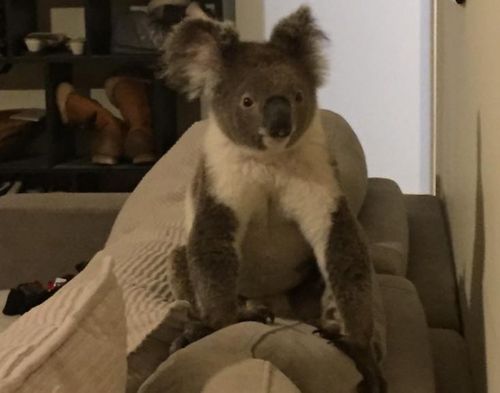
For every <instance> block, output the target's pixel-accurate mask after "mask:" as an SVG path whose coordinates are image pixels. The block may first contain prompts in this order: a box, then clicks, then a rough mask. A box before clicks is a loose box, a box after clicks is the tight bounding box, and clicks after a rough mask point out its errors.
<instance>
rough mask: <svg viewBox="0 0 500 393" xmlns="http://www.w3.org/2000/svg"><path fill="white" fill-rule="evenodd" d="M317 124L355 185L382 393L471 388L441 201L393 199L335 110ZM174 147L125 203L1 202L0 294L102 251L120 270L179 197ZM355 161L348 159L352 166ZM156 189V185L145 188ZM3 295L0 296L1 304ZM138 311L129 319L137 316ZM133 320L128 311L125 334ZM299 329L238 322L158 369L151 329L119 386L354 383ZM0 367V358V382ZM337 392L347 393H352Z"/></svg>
mask: <svg viewBox="0 0 500 393" xmlns="http://www.w3.org/2000/svg"><path fill="white" fill-rule="evenodd" d="M324 117H325V121H326V123H327V124H328V127H330V128H331V129H332V130H333V132H334V133H335V134H336V135H337V136H336V139H335V140H333V141H332V143H335V144H336V148H337V149H340V150H341V151H342V152H344V153H341V152H337V154H346V155H347V156H346V157H343V158H341V159H340V162H339V164H340V167H341V168H340V169H341V171H342V170H344V171H346V172H349V173H351V174H352V173H354V175H353V176H354V177H355V178H356V179H358V180H354V181H352V182H351V183H349V182H350V180H349V179H351V180H352V177H351V178H348V176H347V177H346V180H345V183H346V184H347V188H348V194H350V195H349V196H350V201H351V203H352V204H353V205H359V206H357V207H356V206H355V208H354V210H356V211H358V218H359V221H360V223H361V224H362V226H363V228H364V229H365V231H366V233H367V235H368V238H369V239H370V243H371V244H370V249H371V253H372V257H373V260H374V263H375V267H376V270H377V273H379V275H378V278H379V282H380V286H381V291H382V298H383V303H384V308H385V315H386V319H387V326H386V330H387V356H386V359H385V361H384V370H385V375H386V378H387V380H388V385H389V392H391V393H413V392H414V393H431V392H438V393H448V392H454V393H461V392H463V393H470V392H471V388H470V376H469V369H468V361H467V349H466V344H465V342H464V340H463V338H462V336H461V334H460V332H461V324H460V310H459V309H458V302H457V295H456V292H457V288H456V282H455V278H454V266H453V260H452V256H451V251H450V246H449V239H448V237H447V231H446V225H445V219H444V217H443V213H442V209H441V206H440V201H439V200H438V199H437V198H435V197H433V196H429V195H403V194H402V192H401V190H400V189H399V187H398V186H397V184H396V183H394V182H393V181H391V180H388V179H379V178H370V179H368V178H366V167H365V163H364V157H363V155H362V151H361V153H360V148H359V146H358V145H359V144H358V142H357V139H356V138H355V136H354V134H353V133H352V130H351V129H350V127H349V126H348V125H347V123H345V121H344V120H343V119H342V118H341V117H340V116H338V115H335V114H333V113H327V112H325V113H324ZM196 127H198V128H202V125H201V124H198V125H196V126H195V127H194V128H196ZM196 132H197V131H196V130H195V131H193V133H192V134H193V135H194V134H195V133H196ZM200 132H201V131H200ZM188 134H189V132H188ZM189 138H192V139H191V140H189ZM185 139H186V140H185V141H184V144H185V145H188V144H190V143H193V141H194V140H195V139H199V138H195V137H190V136H189V135H188V136H186V137H185ZM180 145H182V143H181V144H180ZM174 149H175V148H174ZM179 150H180V149H179V148H177V151H176V150H173V153H169V154H170V157H175V155H176V154H177V159H173V158H170V159H169V158H164V159H162V160H160V162H159V163H158V164H157V166H156V167H155V168H154V169H153V170H152V171H151V172H150V174H148V175H147V176H146V178H145V179H144V181H143V183H142V184H141V185H140V186H139V187H138V189H137V190H136V191H135V192H134V194H133V195H132V196H131V197H129V196H128V195H125V194H99V195H97V194H40V195H14V196H7V197H3V198H0V272H1V274H0V288H4V289H7V288H11V287H13V286H16V285H17V284H19V283H22V282H27V281H32V280H35V279H36V280H40V281H42V282H43V281H47V280H49V279H51V278H53V277H55V276H57V275H58V274H62V273H65V272H68V271H71V270H72V267H73V266H74V265H75V264H76V263H78V262H80V261H82V260H89V259H91V258H92V257H93V256H94V254H95V253H96V252H97V251H99V250H101V249H102V248H103V247H105V248H104V252H105V253H106V254H109V255H111V256H112V257H114V258H115V259H116V261H115V263H116V264H117V265H118V264H120V263H121V262H120V261H122V259H123V258H124V257H123V255H122V254H120V250H123V248H124V246H123V245H124V244H126V245H127V247H132V246H133V244H135V241H136V240H137V239H138V238H140V239H141V241H142V240H143V238H145V237H146V236H149V235H150V234H151V233H153V232H154V231H152V229H151V228H153V227H154V225H160V224H158V221H161V220H160V219H159V218H158V215H161V214H162V211H161V210H159V209H157V206H159V205H158V204H159V203H166V202H167V201H169V199H168V198H167V197H166V196H167V195H170V197H172V198H173V197H175V198H177V199H179V198H178V196H179V195H178V194H179V193H180V192H179V190H177V189H176V190H173V187H172V184H170V183H169V181H170V180H168V179H169V178H171V177H175V176H180V177H182V178H183V177H185V176H184V174H183V173H182V170H179V171H176V173H173V172H172V171H173V170H175V169H173V168H176V166H175V165H179V167H181V166H182V165H184V166H186V168H187V167H189V163H190V162H192V161H193V157H191V156H190V155H189V154H186V153H185V152H184V153H183V154H184V156H183V158H182V159H180V158H179V157H181V155H182V154H180V153H179ZM167 156H169V155H167ZM353 157H354V161H356V162H350V160H351V161H352V160H353ZM172 165H174V166H172ZM343 165H344V168H343V167H342V166H343ZM169 171H170V172H169ZM177 172H179V173H177ZM359 178H364V179H361V180H359ZM159 182H161V183H162V184H163V183H164V184H165V185H164V186H162V187H160V186H152V185H154V184H157V183H159ZM169 193H170V194H169ZM174 194H175V195H174ZM177 199H176V201H177ZM124 204H125V205H124ZM123 205H124V207H123V208H122V206H123ZM139 206H143V207H142V209H139ZM144 206H148V207H150V208H149V209H148V208H144ZM170 207H171V205H170ZM166 210H168V209H167V208H166ZM118 214H119V218H118V220H117V221H116V223H115V224H114V221H115V218H116V217H117V215H118ZM169 214H173V215H175V214H177V212H171V213H169ZM113 224H114V227H113ZM157 228H159V227H157ZM111 230H112V231H111ZM110 231H111V238H110V239H108V240H107V236H108V234H109V232H110ZM160 232H161V231H160ZM160 232H158V233H160ZM167 232H168V231H167ZM167 232H165V233H167ZM162 233H163V232H162ZM122 239H124V240H122ZM131 239H132V240H131ZM159 241H161V237H159ZM132 243H133V244H132ZM139 243H140V242H139V241H137V244H139ZM150 248H151V247H150ZM160 251H161V249H160ZM102 254H103V252H101V253H100V254H98V256H100V255H102ZM127 254H130V253H127ZM138 255H139V254H138ZM141 255H142V254H141ZM96 258H97V257H94V260H95V259H96ZM115 270H116V269H115ZM124 270H125V269H124ZM117 274H118V282H119V284H120V285H119V286H121V287H122V290H123V292H124V297H125V310H126V311H125V312H127V313H130V312H131V311H130V310H131V309H132V308H131V303H127V297H128V293H129V288H128V287H127V288H125V285H124V284H123V283H124V280H125V279H124V278H123V277H124V275H123V274H122V275H121V276H120V274H121V273H120V272H119V271H118V273H117ZM132 286H133V285H132ZM136 286H137V285H136ZM6 293H7V291H1V292H0V306H2V305H3V304H2V302H4V299H5V297H6ZM62 297H63V296H60V298H62ZM56 301H57V299H56ZM56 301H55V302H56ZM59 301H61V300H60V299H59ZM55 302H54V303H55ZM137 312H138V311H134V313H135V314H136V315H135V318H136V319H140V318H138V317H137ZM144 318H146V316H145V317H144ZM139 322H140V321H139ZM12 323H14V325H11V324H12ZM15 323H16V322H14V318H11V317H5V316H0V351H1V345H2V334H1V331H3V330H4V329H6V328H7V326H9V325H11V333H12V330H13V329H12V327H14V326H15ZM137 323H138V322H137V321H136V320H135V319H133V317H131V316H128V315H127V329H128V332H129V334H130V330H131V326H136V325H137ZM134 324H135V325H134ZM308 329H309V327H308V326H306V325H301V324H297V323H296V322H293V321H287V320H280V321H279V323H278V325H276V326H264V325H259V324H251V323H249V324H239V325H236V326H233V327H230V328H228V329H225V330H223V331H221V332H218V333H216V334H214V335H211V336H208V337H206V338H205V339H203V340H201V341H200V342H199V343H196V344H193V345H192V346H190V347H188V348H187V349H186V350H183V351H181V352H179V353H178V354H176V355H175V356H173V357H171V358H169V359H168V360H167V361H166V362H164V363H163V364H161V365H160V363H162V361H163V360H165V358H166V349H167V348H168V344H169V342H168V341H169V340H170V339H171V338H170V337H168V338H167V337H166V336H168V335H162V334H158V331H160V330H161V329H160V330H158V329H156V331H154V332H153V333H152V334H151V335H149V337H148V338H147V339H146V340H145V341H141V340H139V341H138V344H137V345H131V344H130V343H131V342H133V338H132V339H131V338H130V337H128V339H129V340H128V349H129V350H128V351H127V353H128V364H129V367H128V374H129V375H128V380H129V383H128V391H130V392H132V391H137V389H138V388H139V386H140V385H141V384H142V388H141V392H143V393H151V392H182V393H184V392H193V393H194V392H201V391H204V392H215V391H218V392H225V391H233V388H234V386H235V385H234V384H235V381H236V386H237V387H238V389H239V391H242V392H244V391H248V392H250V391H252V392H261V391H273V392H274V391H279V392H297V391H298V392H311V393H315V392H323V391H324V392H327V391H328V392H332V391H339V392H340V391H343V390H342V389H343V388H342V386H343V385H342V384H341V383H340V380H341V379H342V381H344V382H345V381H347V382H345V383H346V384H347V385H348V383H351V385H352V382H353V381H354V382H355V378H357V377H356V375H355V371H353V370H354V369H353V367H352V365H348V366H346V365H345V361H346V360H345V359H344V360H342V359H341V358H340V357H339V356H338V354H334V353H330V352H329V351H331V347H330V346H329V345H328V344H327V343H325V342H323V341H322V340H321V339H319V338H317V337H315V336H313V335H312V333H311V331H310V330H308ZM318 340H319V341H318ZM228 348H229V349H228ZM312 348H314V350H312ZM332 356H336V359H337V360H336V362H337V363H336V366H335V367H337V369H338V370H344V371H345V372H343V373H341V374H338V375H337V374H335V373H334V372H333V371H330V372H328V371H324V372H321V370H329V369H328V367H329V363H328V359H330V357H332ZM339 359H340V360H339ZM347 361H348V362H349V360H347ZM343 362H344V363H343ZM1 366H2V364H1V361H0V379H1V371H2V368H1ZM158 366H160V367H159V368H158V369H157V370H156V372H155V373H153V371H155V369H156V368H157V367H158ZM325 367H326V368H325ZM342 367H347V368H344V369H342ZM330 370H331V368H330ZM151 374H152V375H151ZM347 374H349V375H348V376H346V375H347ZM335 375H337V376H336V379H333V380H332V378H333V377H334V376H335ZM339 375H341V377H340V376H339ZM28 377H29V376H28ZM28 377H27V378H28ZM148 377H149V378H148ZM146 378H148V380H147V381H146V382H145V383H143V382H144V380H145V379H146ZM349 378H351V380H349ZM263 379H265V380H266V383H263V382H262V381H263ZM335 381H337V383H336V382H335ZM347 385H345V386H346V387H345V389H347V390H345V391H352V390H349V389H352V386H351V387H347ZM332 386H335V389H337V390H335V389H333V387H332ZM349 386H350V385H349ZM245 389H246V390H245ZM13 391H14V390H13ZM82 391H84V390H82Z"/></svg>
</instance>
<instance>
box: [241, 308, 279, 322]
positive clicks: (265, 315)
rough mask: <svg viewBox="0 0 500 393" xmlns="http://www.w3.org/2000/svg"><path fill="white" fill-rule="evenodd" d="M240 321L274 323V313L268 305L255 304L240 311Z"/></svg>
mask: <svg viewBox="0 0 500 393" xmlns="http://www.w3.org/2000/svg"><path fill="white" fill-rule="evenodd" d="M238 321H239V322H250V321H253V322H260V323H265V324H273V323H274V314H273V312H272V311H271V310H269V309H268V308H267V307H266V306H253V307H250V308H242V309H240V310H239V312H238Z"/></svg>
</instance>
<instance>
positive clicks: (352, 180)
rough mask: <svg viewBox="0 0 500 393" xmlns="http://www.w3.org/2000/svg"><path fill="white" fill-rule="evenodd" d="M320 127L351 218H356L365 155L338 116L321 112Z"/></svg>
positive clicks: (364, 183)
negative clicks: (326, 139)
mask: <svg viewBox="0 0 500 393" xmlns="http://www.w3.org/2000/svg"><path fill="white" fill-rule="evenodd" d="M321 120H322V123H323V127H324V129H325V131H326V132H327V133H326V135H327V137H328V140H329V143H330V146H331V150H332V153H333V156H334V157H335V160H336V162H337V167H338V171H339V176H340V181H341V184H342V188H343V190H344V192H345V193H346V195H347V199H348V200H349V204H350V206H351V209H352V211H353V212H354V214H356V215H357V214H358V213H359V211H360V209H361V206H362V205H363V201H364V200H365V196H366V192H367V185H368V169H367V167H366V158H365V153H364V152H363V148H362V146H361V143H360V142H359V139H358V137H357V136H356V134H355V132H354V130H353V129H352V128H351V126H350V125H349V123H348V122H347V121H346V120H345V119H344V118H343V117H342V116H340V115H339V114H337V113H334V112H331V111H327V110H323V111H321Z"/></svg>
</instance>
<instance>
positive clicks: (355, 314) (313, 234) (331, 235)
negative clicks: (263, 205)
mask: <svg viewBox="0 0 500 393" xmlns="http://www.w3.org/2000/svg"><path fill="white" fill-rule="evenodd" d="M317 172H318V173H321V171H317ZM302 188H303V187H301V181H300V180H297V181H294V180H293V179H292V180H291V181H290V182H289V185H288V189H286V190H285V192H284V194H283V199H282V203H283V208H284V210H285V211H286V212H287V213H288V214H289V215H290V216H291V217H292V218H293V219H294V220H296V222H297V224H298V225H299V227H300V229H301V231H302V233H303V234H304V237H305V238H306V239H307V240H308V242H309V243H310V245H311V247H312V249H313V251H314V254H315V258H316V261H317V263H318V268H319V271H320V272H321V275H322V278H323V281H324V284H325V289H324V293H323V298H322V305H321V306H322V307H321V308H322V310H321V319H320V322H319V326H318V327H319V332H320V333H321V335H322V336H323V337H325V338H326V339H328V340H330V341H332V342H334V343H335V344H336V345H337V346H338V347H340V348H341V349H342V350H344V351H345V352H346V353H347V354H348V355H349V356H351V358H352V359H353V360H354V362H355V363H356V366H357V367H358V369H359V371H360V372H361V374H362V375H363V377H364V380H363V385H364V386H363V387H362V388H364V389H365V390H362V391H366V392H371V393H374V392H384V391H385V382H384V380H383V377H382V375H381V371H380V368H379V365H378V363H377V356H376V355H377V354H376V353H375V351H374V348H373V347H372V341H373V334H374V332H373V330H374V320H373V312H372V279H373V276H372V268H371V261H370V258H369V254H368V249H367V245H366V243H365V241H364V239H363V238H362V234H361V231H360V229H359V227H358V223H357V221H356V218H355V217H354V215H353V214H352V212H351V211H350V209H349V205H348V201H347V198H346V197H345V196H344V195H343V193H342V191H341V189H340V186H339V185H338V182H337V181H336V180H335V181H333V182H331V183H327V182H324V181H319V180H318V181H314V178H312V179H309V188H310V190H309V192H308V193H307V197H301V194H300V192H301V190H302ZM332 190H333V191H332Z"/></svg>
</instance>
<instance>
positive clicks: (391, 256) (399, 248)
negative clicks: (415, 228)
mask: <svg viewBox="0 0 500 393" xmlns="http://www.w3.org/2000/svg"><path fill="white" fill-rule="evenodd" d="M358 218H359V221H360V223H361V225H362V226H363V228H364V229H365V232H366V234H367V236H368V239H369V241H370V243H371V245H370V252H371V256H372V260H373V263H374V265H375V270H376V271H377V273H387V274H396V275H400V276H405V275H406V270H407V264H408V236H409V235H408V219H407V213H406V207H405V204H404V197H403V193H402V192H401V189H400V188H399V186H398V185H397V184H396V183H395V182H393V181H392V180H389V179H380V178H370V179H369V180H368V191H367V193H366V198H365V202H364V204H363V207H362V208H361V211H360V213H359V216H358Z"/></svg>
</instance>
